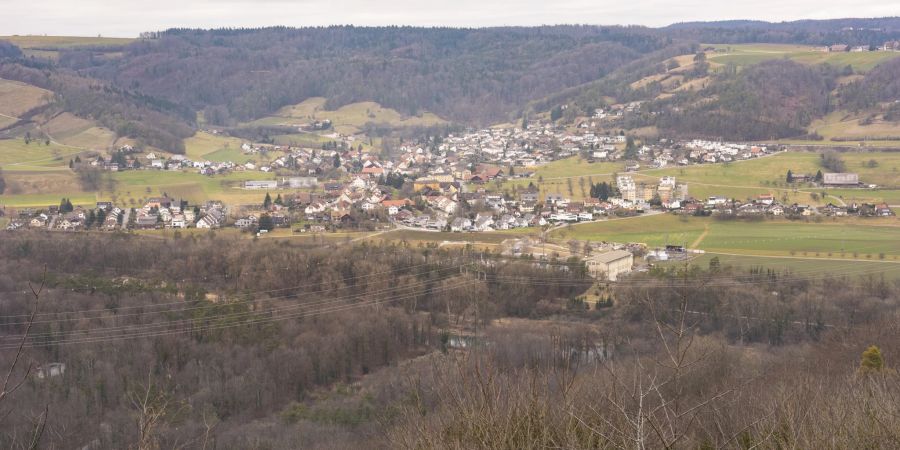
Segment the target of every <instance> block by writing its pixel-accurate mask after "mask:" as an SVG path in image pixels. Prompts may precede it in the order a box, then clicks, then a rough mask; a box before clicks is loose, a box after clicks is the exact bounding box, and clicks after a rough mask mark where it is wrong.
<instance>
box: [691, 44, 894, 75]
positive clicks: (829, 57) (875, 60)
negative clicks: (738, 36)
mask: <svg viewBox="0 0 900 450" xmlns="http://www.w3.org/2000/svg"><path fill="white" fill-rule="evenodd" d="M704 45H705V46H706V45H708V46H711V47H713V48H715V49H717V50H719V51H717V52H708V54H707V59H708V60H709V61H710V62H713V63H717V64H722V65H725V64H735V65H737V66H739V67H742V66H750V65H754V64H759V63H761V62H763V61H767V60H770V59H784V58H786V59H790V60H793V61H797V62H799V63H803V64H822V63H828V64H831V65H833V66H838V67H844V66H847V65H850V66H852V67H853V69H854V70H856V71H861V72H865V71H868V70H871V69H872V68H873V67H875V66H877V65H878V64H880V63H882V62H884V61H887V60H888V59H891V58H896V57H897V56H900V53H896V52H823V51H819V50H818V49H817V48H816V47H812V46H808V45H791V44H704Z"/></svg>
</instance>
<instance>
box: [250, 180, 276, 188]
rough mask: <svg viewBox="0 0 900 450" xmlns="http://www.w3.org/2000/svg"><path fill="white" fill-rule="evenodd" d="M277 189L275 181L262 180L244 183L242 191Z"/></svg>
mask: <svg viewBox="0 0 900 450" xmlns="http://www.w3.org/2000/svg"><path fill="white" fill-rule="evenodd" d="M277 187H278V182H277V181H275V180H263V181H245V182H244V189H275V188H277Z"/></svg>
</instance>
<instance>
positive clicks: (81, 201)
mask: <svg viewBox="0 0 900 450" xmlns="http://www.w3.org/2000/svg"><path fill="white" fill-rule="evenodd" d="M63 197H66V198H68V199H69V200H71V201H72V204H73V205H76V206H78V205H80V206H91V205H94V203H95V202H96V201H97V196H96V195H95V194H93V193H86V192H76V193H66V194H22V195H6V194H3V195H0V205H2V206H4V207H13V208H40V207H47V206H50V205H58V204H59V201H60V199H62V198H63Z"/></svg>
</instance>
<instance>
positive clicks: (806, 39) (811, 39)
mask: <svg viewBox="0 0 900 450" xmlns="http://www.w3.org/2000/svg"><path fill="white" fill-rule="evenodd" d="M660 31H661V32H664V33H667V34H669V35H670V36H672V37H673V38H677V39H693V40H697V41H700V42H716V43H723V44H724V43H731V44H734V43H742V42H769V43H784V44H807V45H830V44H833V43H837V42H840V43H845V44H848V45H875V46H878V45H881V44H883V43H884V42H885V41H886V40H896V39H900V17H883V18H866V19H855V18H846V19H828V20H797V21H791V22H777V23H775V22H765V21H759V20H723V21H713V22H683V23H676V24H672V25H669V26H668V27H665V28H662V29H660Z"/></svg>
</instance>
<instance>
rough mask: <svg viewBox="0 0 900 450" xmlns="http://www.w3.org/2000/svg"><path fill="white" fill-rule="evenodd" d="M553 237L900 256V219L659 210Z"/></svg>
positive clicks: (751, 251)
mask: <svg viewBox="0 0 900 450" xmlns="http://www.w3.org/2000/svg"><path fill="white" fill-rule="evenodd" d="M551 236H552V237H553V238H555V239H560V240H570V239H577V240H583V241H592V242H604V241H605V242H619V243H626V242H639V243H644V244H646V245H647V246H649V247H651V248H653V247H659V246H663V245H666V244H667V243H668V244H674V245H686V246H688V247H689V248H696V249H701V250H704V251H707V252H718V253H734V254H739V255H756V256H790V257H811V258H826V259H827V258H832V259H847V260H857V259H858V260H885V261H897V260H898V258H900V221H898V220H897V218H896V217H891V218H883V219H871V220H853V219H847V220H837V219H822V220H821V221H815V220H813V221H809V222H805V221H788V220H781V219H778V220H771V219H769V220H762V221H739V220H732V221H723V220H717V219H714V218H708V217H686V216H675V215H671V214H659V215H654V216H645V217H637V218H631V219H614V220H607V221H602V222H593V223H586V224H579V225H573V226H571V227H567V228H562V229H558V230H555V231H553V232H552V234H551ZM882 256H883V258H882Z"/></svg>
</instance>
